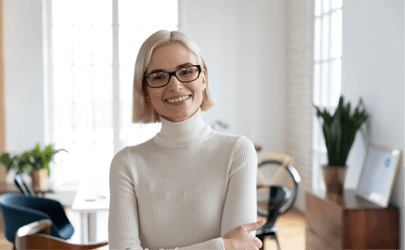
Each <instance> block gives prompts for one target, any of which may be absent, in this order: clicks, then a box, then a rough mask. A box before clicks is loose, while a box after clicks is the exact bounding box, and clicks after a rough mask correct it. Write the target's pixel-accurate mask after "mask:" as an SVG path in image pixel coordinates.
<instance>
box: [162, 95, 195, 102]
mask: <svg viewBox="0 0 405 250" xmlns="http://www.w3.org/2000/svg"><path fill="white" fill-rule="evenodd" d="M183 96H193V95H192V94H188V95H176V96H172V97H169V98H166V99H165V101H167V100H170V99H175V98H180V97H183Z"/></svg>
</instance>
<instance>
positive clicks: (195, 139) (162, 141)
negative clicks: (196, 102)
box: [154, 108, 212, 148]
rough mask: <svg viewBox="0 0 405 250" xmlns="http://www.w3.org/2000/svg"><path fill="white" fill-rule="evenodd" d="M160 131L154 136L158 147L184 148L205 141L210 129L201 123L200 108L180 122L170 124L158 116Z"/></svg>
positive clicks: (170, 122)
mask: <svg viewBox="0 0 405 250" xmlns="http://www.w3.org/2000/svg"><path fill="white" fill-rule="evenodd" d="M159 117H160V120H161V121H162V129H161V130H160V132H159V133H157V134H156V136H155V138H154V139H155V142H156V143H158V144H159V145H162V146H166V147H171V148H184V147H189V146H192V145H194V144H197V143H199V142H201V141H203V140H205V139H206V138H207V137H208V135H209V134H210V133H211V132H212V128H211V127H210V126H209V125H208V124H207V123H205V122H204V121H203V119H202V117H201V108H198V110H197V112H195V114H194V115H192V116H191V117H189V118H188V119H187V120H184V121H181V122H172V121H169V120H168V119H166V118H164V117H163V116H161V115H159Z"/></svg>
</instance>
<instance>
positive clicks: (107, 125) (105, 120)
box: [94, 103, 113, 143]
mask: <svg viewBox="0 0 405 250" xmlns="http://www.w3.org/2000/svg"><path fill="white" fill-rule="evenodd" d="M112 108H113V106H112V103H99V104H95V106H94V113H95V115H94V118H95V131H94V132H95V141H96V142H109V143H113V119H112V112H113V110H112Z"/></svg>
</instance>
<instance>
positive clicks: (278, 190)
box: [256, 186, 290, 250]
mask: <svg viewBox="0 0 405 250" xmlns="http://www.w3.org/2000/svg"><path fill="white" fill-rule="evenodd" d="M269 189H270V192H269V209H268V216H267V221H266V223H265V224H264V225H263V226H262V227H261V228H259V229H258V230H256V237H257V238H259V239H260V240H261V241H262V242H263V243H264V238H265V237H266V236H269V237H270V239H273V240H275V241H276V243H277V249H281V248H280V243H279V242H278V239H277V227H275V226H274V223H275V222H276V220H277V217H278V215H279V211H280V207H281V205H282V204H283V202H284V201H285V200H286V199H288V197H289V196H290V190H289V189H288V188H287V187H285V186H270V187H269ZM263 245H264V244H263ZM263 247H264V246H263ZM263 247H262V248H261V250H262V249H263Z"/></svg>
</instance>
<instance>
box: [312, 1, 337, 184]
mask: <svg viewBox="0 0 405 250" xmlns="http://www.w3.org/2000/svg"><path fill="white" fill-rule="evenodd" d="M314 14H315V27H314V28H315V29H314V31H315V32H314V35H315V37H314V96H313V97H314V99H313V101H314V104H315V105H316V106H318V107H322V108H328V109H329V110H332V113H333V112H334V109H336V107H337V104H338V102H339V97H340V94H341V74H342V0H315V13H314ZM314 114H315V108H314ZM313 119H314V122H313V124H314V129H313V149H314V151H313V152H314V155H313V171H312V174H313V176H312V177H313V182H312V183H313V188H314V189H319V188H322V187H321V186H324V184H323V179H322V176H321V170H320V169H319V166H321V165H322V164H325V163H326V161H327V155H326V146H325V142H324V140H325V139H324V138H323V133H322V122H320V121H319V120H318V118H317V117H316V114H315V115H314V117H313Z"/></svg>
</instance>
